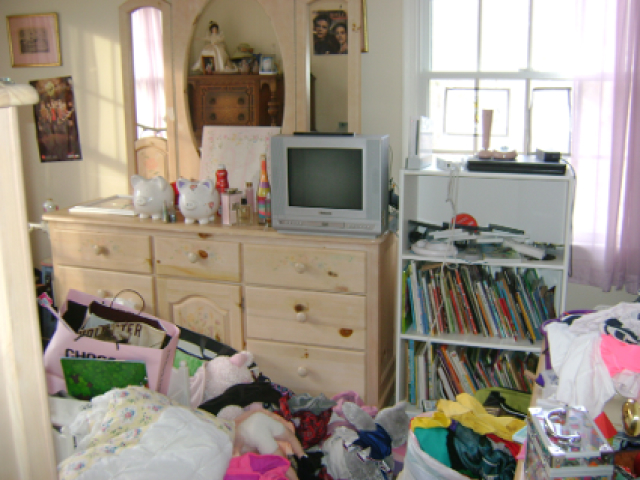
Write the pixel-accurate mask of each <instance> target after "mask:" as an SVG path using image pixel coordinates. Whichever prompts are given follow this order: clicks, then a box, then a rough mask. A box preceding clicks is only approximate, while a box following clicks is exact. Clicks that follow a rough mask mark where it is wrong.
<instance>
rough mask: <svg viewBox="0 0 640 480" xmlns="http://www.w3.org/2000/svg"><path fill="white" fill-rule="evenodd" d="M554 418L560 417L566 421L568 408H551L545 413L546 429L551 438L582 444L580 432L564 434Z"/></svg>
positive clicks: (560, 441) (559, 441) (561, 441)
mask: <svg viewBox="0 0 640 480" xmlns="http://www.w3.org/2000/svg"><path fill="white" fill-rule="evenodd" d="M552 418H560V420H561V421H562V422H564V421H566V418H567V410H566V409H565V408H556V409H554V410H549V411H548V412H547V413H546V414H545V415H544V429H545V431H546V432H547V435H548V436H549V438H550V439H551V440H554V441H556V442H558V443H565V444H566V443H568V444H571V445H579V444H580V440H581V437H580V435H579V434H573V435H564V434H563V433H562V427H561V426H560V424H558V423H554V422H553V420H552Z"/></svg>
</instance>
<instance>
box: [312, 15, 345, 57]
mask: <svg viewBox="0 0 640 480" xmlns="http://www.w3.org/2000/svg"><path fill="white" fill-rule="evenodd" d="M312 16H313V52H314V53H315V54H316V55H327V54H329V55H336V54H344V53H348V52H349V46H348V41H347V12H346V11H344V10H318V11H314V12H312Z"/></svg>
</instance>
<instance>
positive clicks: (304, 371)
mask: <svg viewBox="0 0 640 480" xmlns="http://www.w3.org/2000/svg"><path fill="white" fill-rule="evenodd" d="M308 374H309V370H307V368H306V367H298V375H299V376H301V377H306V376H307V375H308Z"/></svg>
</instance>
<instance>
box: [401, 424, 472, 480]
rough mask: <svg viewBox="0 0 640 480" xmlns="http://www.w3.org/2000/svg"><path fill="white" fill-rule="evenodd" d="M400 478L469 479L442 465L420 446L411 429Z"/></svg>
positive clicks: (402, 479) (432, 479) (430, 479)
mask: <svg viewBox="0 0 640 480" xmlns="http://www.w3.org/2000/svg"><path fill="white" fill-rule="evenodd" d="M399 479H401V480H469V477H467V476H465V475H462V474H460V473H458V472H456V471H455V470H452V469H451V468H449V467H447V466H446V465H443V464H442V463H440V462H439V461H438V460H436V459H435V458H433V457H432V456H431V455H429V454H427V453H426V452H424V451H423V450H422V448H420V443H419V442H418V439H417V438H416V436H415V435H414V433H413V431H409V439H408V440H407V453H406V455H405V457H404V466H403V469H402V472H401V473H400V477H399Z"/></svg>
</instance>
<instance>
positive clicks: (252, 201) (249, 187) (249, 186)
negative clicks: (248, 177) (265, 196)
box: [244, 182, 256, 213]
mask: <svg viewBox="0 0 640 480" xmlns="http://www.w3.org/2000/svg"><path fill="white" fill-rule="evenodd" d="M244 194H245V197H247V205H249V206H250V207H251V213H253V212H255V211H256V192H255V190H254V189H253V182H247V183H246V185H245V189H244Z"/></svg>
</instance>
